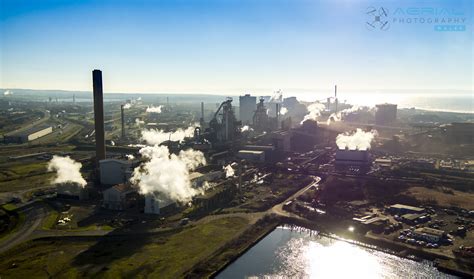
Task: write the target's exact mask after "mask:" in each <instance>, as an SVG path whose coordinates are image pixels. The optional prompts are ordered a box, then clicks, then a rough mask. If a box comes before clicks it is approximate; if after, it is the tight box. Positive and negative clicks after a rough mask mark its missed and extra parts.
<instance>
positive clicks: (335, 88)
mask: <svg viewBox="0 0 474 279" xmlns="http://www.w3.org/2000/svg"><path fill="white" fill-rule="evenodd" d="M334 98H335V99H336V100H335V102H336V113H337V85H334Z"/></svg>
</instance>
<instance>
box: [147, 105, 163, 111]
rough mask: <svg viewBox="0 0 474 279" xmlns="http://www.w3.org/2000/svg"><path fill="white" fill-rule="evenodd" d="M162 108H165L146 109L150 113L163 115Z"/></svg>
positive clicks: (152, 107)
mask: <svg viewBox="0 0 474 279" xmlns="http://www.w3.org/2000/svg"><path fill="white" fill-rule="evenodd" d="M162 108H163V106H157V107H154V106H151V107H147V108H146V112H148V113H161V109H162Z"/></svg>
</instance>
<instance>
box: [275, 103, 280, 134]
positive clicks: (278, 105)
mask: <svg viewBox="0 0 474 279" xmlns="http://www.w3.org/2000/svg"><path fill="white" fill-rule="evenodd" d="M279 119H280V104H279V103H276V123H277V127H276V128H277V130H278V126H279V125H278V121H279Z"/></svg>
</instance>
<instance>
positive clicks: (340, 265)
mask: <svg viewBox="0 0 474 279" xmlns="http://www.w3.org/2000/svg"><path fill="white" fill-rule="evenodd" d="M217 278H226V279H227V278H366V279H368V278H397V279H398V278H456V277H454V276H451V275H448V274H445V273H441V272H439V271H438V270H437V269H436V268H435V267H433V263H432V262H429V261H423V262H416V261H412V260H409V259H405V258H400V257H397V256H394V255H391V254H388V253H384V252H380V251H376V250H372V249H368V248H364V247H361V246H358V245H354V244H350V243H347V242H344V241H340V240H334V239H331V238H327V237H319V236H315V235H310V234H309V233H307V232H298V231H291V230H289V229H287V228H282V227H279V228H277V229H276V230H274V231H273V232H272V233H270V234H269V235H268V236H266V237H265V238H264V239H262V240H261V241H260V242H259V243H257V244H256V245H255V246H254V247H252V248H251V249H250V250H249V251H247V252H246V253H245V254H244V255H242V256H241V257H240V258H239V259H237V260H236V261H235V262H234V263H232V264H231V265H230V266H228V267H227V268H226V269H224V270H223V271H222V272H221V273H220V274H219V275H218V276H217Z"/></svg>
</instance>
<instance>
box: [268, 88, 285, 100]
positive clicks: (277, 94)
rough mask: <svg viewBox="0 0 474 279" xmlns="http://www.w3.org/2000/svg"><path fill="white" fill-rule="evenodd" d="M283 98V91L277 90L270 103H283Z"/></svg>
mask: <svg viewBox="0 0 474 279" xmlns="http://www.w3.org/2000/svg"><path fill="white" fill-rule="evenodd" d="M282 98H283V92H281V90H277V91H276V92H275V93H273V95H272V96H271V97H270V100H268V102H269V103H281V101H282Z"/></svg>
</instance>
